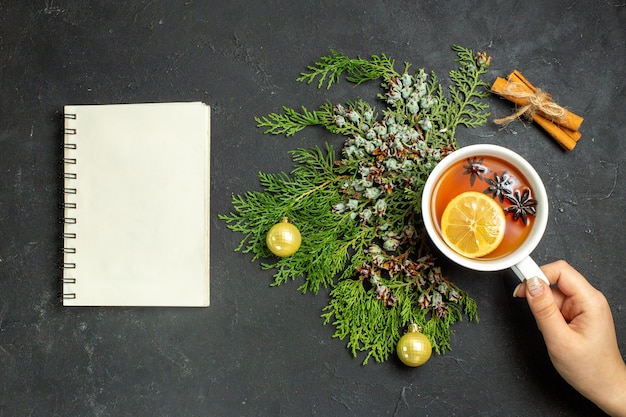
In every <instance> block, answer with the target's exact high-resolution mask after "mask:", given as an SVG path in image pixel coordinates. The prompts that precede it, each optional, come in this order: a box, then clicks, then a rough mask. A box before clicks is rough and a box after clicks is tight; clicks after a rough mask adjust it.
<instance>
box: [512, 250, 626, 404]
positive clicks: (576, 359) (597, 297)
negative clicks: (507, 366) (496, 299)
mask: <svg viewBox="0 0 626 417" xmlns="http://www.w3.org/2000/svg"><path fill="white" fill-rule="evenodd" d="M541 269H542V270H543V272H544V273H545V274H546V277H547V278H548V280H549V281H550V283H551V284H552V287H548V285H547V284H546V283H545V282H543V281H542V280H541V279H539V278H531V279H528V280H526V281H525V282H524V283H522V284H520V285H519V286H518V287H517V288H516V289H515V291H514V292H513V295H514V296H516V297H525V298H526V299H527V301H528V305H529V306H530V309H531V311H532V313H533V315H534V316H535V320H536V321H537V326H538V327H539V330H540V331H541V333H542V334H543V338H544V340H545V343H546V346H547V348H548V354H549V355H550V359H551V360H552V363H553V365H554V367H555V368H556V370H557V371H558V372H559V374H560V375H561V376H562V377H563V378H564V379H565V380H566V381H567V382H568V383H569V384H570V385H571V386H572V387H574V388H575V389H576V390H578V391H579V392H580V393H581V394H582V395H584V396H585V397H587V398H588V399H590V400H591V401H593V402H594V403H596V404H597V405H598V406H599V407H600V408H602V409H603V410H604V411H605V412H607V413H608V414H610V415H613V416H626V364H624V360H623V359H622V355H621V353H620V351H619V347H618V344H617V338H616V335H615V325H614V322H613V316H612V315H611V309H610V307H609V304H608V302H607V300H606V297H605V296H604V295H603V294H602V293H601V292H600V291H598V290H596V289H595V288H594V287H593V286H591V284H589V282H588V281H587V280H586V279H585V278H584V277H583V276H582V275H581V274H580V273H579V272H577V271H576V270H575V269H574V268H572V267H571V266H570V265H569V264H567V263H566V262H565V261H557V262H554V263H551V264H548V265H544V266H542V267H541Z"/></svg>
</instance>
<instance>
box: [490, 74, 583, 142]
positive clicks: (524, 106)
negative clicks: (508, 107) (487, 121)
mask: <svg viewBox="0 0 626 417" xmlns="http://www.w3.org/2000/svg"><path fill="white" fill-rule="evenodd" d="M491 91H492V92H493V93H495V94H498V95H499V96H502V97H504V98H506V99H507V100H509V101H511V102H513V103H515V104H516V105H517V106H518V110H517V111H516V112H515V113H514V114H512V115H510V116H508V117H505V118H502V119H496V120H494V122H495V123H497V124H508V123H510V122H511V121H513V120H515V119H517V118H518V117H520V116H526V117H528V118H529V119H532V120H533V121H535V122H536V123H537V124H538V125H539V126H541V127H542V128H543V129H544V130H545V131H546V132H547V133H548V134H549V135H550V136H552V137H553V138H554V139H555V140H556V141H557V142H558V143H559V144H560V145H561V146H562V147H563V148H564V149H565V150H567V151H571V150H572V149H574V147H575V146H576V143H577V142H578V139H580V137H581V136H582V135H581V133H580V132H579V130H578V129H579V128H580V125H581V123H582V122H583V120H584V119H583V118H582V117H580V116H578V115H577V114H574V113H572V112H570V111H569V110H567V109H565V108H563V107H561V106H559V105H558V104H556V103H554V102H552V96H551V95H550V94H548V93H546V92H544V91H542V90H540V89H539V88H535V87H534V86H533V85H532V84H531V83H530V82H528V80H527V79H526V78H524V76H523V75H522V74H521V73H520V72H519V71H517V70H514V71H513V72H512V73H511V74H509V76H508V77H507V79H504V78H500V77H498V78H496V80H495V82H494V83H493V85H492V86H491Z"/></svg>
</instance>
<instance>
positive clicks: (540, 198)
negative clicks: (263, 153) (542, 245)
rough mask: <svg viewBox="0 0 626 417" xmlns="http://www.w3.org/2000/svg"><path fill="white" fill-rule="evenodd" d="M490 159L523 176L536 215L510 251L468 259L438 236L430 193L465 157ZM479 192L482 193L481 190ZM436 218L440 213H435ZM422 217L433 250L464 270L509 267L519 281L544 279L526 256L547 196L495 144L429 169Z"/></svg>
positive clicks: (528, 171) (530, 171)
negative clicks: (449, 170)
mask: <svg viewBox="0 0 626 417" xmlns="http://www.w3.org/2000/svg"><path fill="white" fill-rule="evenodd" d="M482 157H494V158H498V159H500V160H503V161H505V162H506V163H508V164H510V166H512V167H514V168H516V169H517V170H518V171H519V172H520V173H521V174H522V175H523V176H524V177H525V180H526V182H527V184H528V186H529V188H530V189H531V190H532V198H533V199H535V200H536V201H537V206H536V207H537V209H536V215H535V216H534V217H533V219H532V224H531V225H530V226H528V227H531V230H530V231H529V233H528V235H527V236H526V238H525V239H524V240H523V241H522V242H521V243H520V245H519V246H517V247H516V248H515V249H513V250H512V251H510V252H508V253H506V254H504V255H502V256H499V257H495V258H489V257H485V258H468V257H465V256H462V255H460V254H459V253H457V252H456V251H454V250H453V249H451V248H450V247H449V246H448V245H447V244H446V243H445V241H444V239H443V237H442V236H441V232H440V230H439V227H438V226H437V221H436V220H435V219H434V216H435V215H436V214H435V213H434V210H435V204H434V201H433V193H434V191H435V189H436V186H437V185H438V182H439V181H440V178H441V176H442V174H444V173H445V172H446V171H447V170H448V169H449V168H450V167H451V166H453V165H455V164H456V163H458V162H459V161H467V160H468V158H470V159H472V158H478V159H480V158H482ZM481 191H482V190H481ZM439 215H440V214H439ZM422 217H423V218H424V225H425V227H426V231H427V232H428V235H429V236H430V238H431V239H432V241H433V243H434V244H435V246H437V248H438V249H439V250H440V251H441V252H442V253H443V254H444V255H445V256H446V257H448V258H449V259H450V260H452V261H454V262H455V263H457V264H459V265H462V266H464V267H466V268H469V269H473V270H477V271H499V270H504V269H507V268H511V269H512V270H513V271H514V272H515V274H516V275H517V276H518V277H519V279H520V280H522V281H523V280H525V279H527V278H532V277H539V278H541V279H543V280H544V281H546V282H548V279H547V278H546V276H545V275H544V273H543V272H542V271H541V269H540V268H539V266H538V265H537V264H536V263H535V261H533V260H532V258H531V257H530V253H531V252H532V251H533V250H534V249H535V248H536V247H537V245H538V244H539V241H540V240H541V238H542V236H543V233H544V231H545V229H546V225H547V223H548V196H547V194H546V189H545V187H544V185H543V182H542V181H541V178H540V177H539V174H537V171H535V169H534V168H533V167H532V166H531V165H530V164H529V163H528V162H527V161H526V160H525V159H524V158H522V157H521V156H520V155H518V154H517V153H515V152H513V151H511V150H509V149H507V148H503V147H501V146H497V145H489V144H480V145H470V146H466V147H464V148H460V149H458V150H456V151H454V152H452V153H451V154H449V155H448V156H446V157H445V158H443V159H442V160H441V161H440V162H439V163H438V164H437V166H435V168H434V169H433V171H432V172H431V174H430V176H429V177H428V180H427V181H426V184H425V185H424V192H423V194H422Z"/></svg>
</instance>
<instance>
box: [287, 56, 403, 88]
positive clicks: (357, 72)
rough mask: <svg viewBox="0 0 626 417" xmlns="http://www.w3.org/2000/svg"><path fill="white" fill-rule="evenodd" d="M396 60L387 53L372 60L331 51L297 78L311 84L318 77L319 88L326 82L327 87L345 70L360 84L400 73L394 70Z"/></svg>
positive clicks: (348, 75)
mask: <svg viewBox="0 0 626 417" xmlns="http://www.w3.org/2000/svg"><path fill="white" fill-rule="evenodd" d="M393 67H394V61H393V60H392V59H390V58H388V57H387V56H385V55H381V56H378V55H373V56H372V58H371V59H370V60H366V59H362V58H350V57H348V56H346V55H344V54H342V53H341V52H337V51H335V50H331V51H330V55H328V56H323V57H322V58H321V59H320V61H318V62H316V63H315V64H314V65H310V66H308V67H307V69H308V70H309V72H303V73H301V74H300V77H298V78H297V79H296V81H299V82H305V83H307V84H311V83H312V82H313V81H315V79H316V78H318V82H317V88H322V87H323V86H324V83H326V89H330V87H331V86H332V85H333V84H335V83H337V82H338V81H339V78H340V77H341V75H342V74H343V73H344V72H345V73H347V75H346V80H347V81H348V82H351V83H354V84H356V85H359V84H361V83H364V82H365V81H369V80H375V79H378V78H382V79H384V80H387V79H389V78H391V77H393V76H397V75H398V73H397V72H396V71H395V70H394V68H393Z"/></svg>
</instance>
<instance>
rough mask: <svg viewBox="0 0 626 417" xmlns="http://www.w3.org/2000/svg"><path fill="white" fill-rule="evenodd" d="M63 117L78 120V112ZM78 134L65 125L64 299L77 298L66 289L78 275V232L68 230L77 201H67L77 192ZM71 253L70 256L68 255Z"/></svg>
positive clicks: (73, 220)
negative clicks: (74, 242)
mask: <svg viewBox="0 0 626 417" xmlns="http://www.w3.org/2000/svg"><path fill="white" fill-rule="evenodd" d="M63 119H65V121H67V120H76V114H73V113H65V114H63ZM75 135H76V129H75V128H68V127H66V126H64V127H63V159H62V162H63V165H64V167H63V181H64V186H63V204H62V205H61V207H62V208H63V218H62V219H61V222H62V223H63V229H64V230H63V235H62V238H63V248H62V249H61V252H62V253H63V263H62V265H61V267H62V268H63V279H62V281H63V294H61V298H62V299H63V300H73V299H75V298H76V293H75V292H67V291H66V290H65V289H66V288H67V287H66V285H67V284H76V277H74V276H71V275H72V274H73V270H75V269H76V263H75V262H72V261H71V260H72V257H71V255H73V254H75V253H76V248H75V247H70V244H69V243H70V242H69V241H71V240H72V239H76V233H74V232H69V231H68V230H67V225H73V224H76V217H75V216H72V215H71V212H72V210H76V203H75V202H71V201H67V200H68V196H71V195H75V194H76V192H77V191H76V188H75V187H70V186H68V185H71V181H72V180H75V179H76V178H77V177H78V175H77V174H76V172H71V171H72V166H73V165H76V158H73V155H72V153H73V151H74V150H76V143H75V141H71V142H70V140H69V138H70V137H71V136H75ZM68 255H70V256H68Z"/></svg>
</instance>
